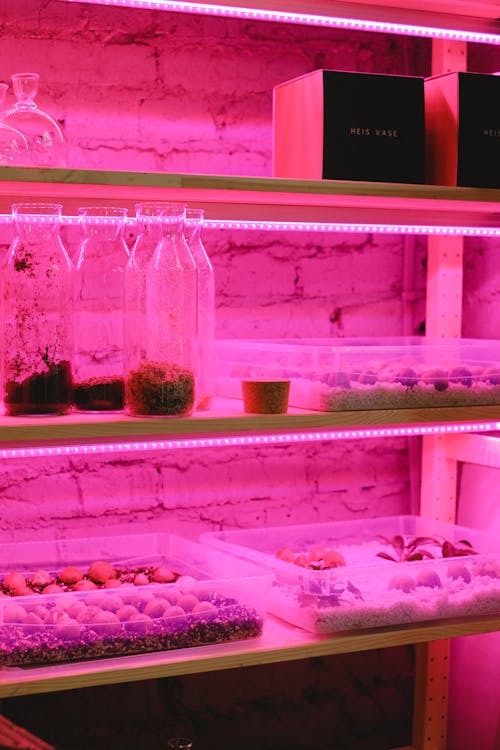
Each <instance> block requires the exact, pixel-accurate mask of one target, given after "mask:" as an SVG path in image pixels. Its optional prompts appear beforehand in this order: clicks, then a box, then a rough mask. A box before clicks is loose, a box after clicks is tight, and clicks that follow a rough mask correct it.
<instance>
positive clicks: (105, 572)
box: [87, 560, 116, 583]
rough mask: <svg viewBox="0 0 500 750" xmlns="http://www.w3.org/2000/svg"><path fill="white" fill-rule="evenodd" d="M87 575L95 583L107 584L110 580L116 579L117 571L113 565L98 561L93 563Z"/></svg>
mask: <svg viewBox="0 0 500 750" xmlns="http://www.w3.org/2000/svg"><path fill="white" fill-rule="evenodd" d="M87 575H88V577H89V578H90V580H91V581H94V582H95V583H106V581H107V580H108V579H109V578H116V570H115V569H114V568H113V566H112V565H111V563H109V562H105V561H104V560H98V561H97V562H93V563H92V565H91V566H90V568H89V571H88V574H87Z"/></svg>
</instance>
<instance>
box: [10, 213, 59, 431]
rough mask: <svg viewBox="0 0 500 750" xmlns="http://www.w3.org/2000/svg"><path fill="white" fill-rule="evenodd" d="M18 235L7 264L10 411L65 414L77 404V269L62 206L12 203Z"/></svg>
mask: <svg viewBox="0 0 500 750" xmlns="http://www.w3.org/2000/svg"><path fill="white" fill-rule="evenodd" d="M12 214H13V219H14V227H15V236H14V239H13V241H12V244H11V247H10V251H9V254H8V258H7V261H6V263H4V264H3V266H2V339H3V341H2V365H3V375H2V379H3V394H4V404H5V411H6V413H7V414H9V415H13V416H16V415H20V414H64V413H66V412H67V411H68V410H69V409H70V407H71V403H72V395H73V394H72V385H73V384H72V367H71V357H72V316H71V285H72V267H71V261H70V259H69V256H68V254H67V252H66V250H65V248H64V245H63V243H62V241H61V238H60V236H59V227H60V222H61V206H60V205H58V204H40V203H25V204H15V205H13V206H12Z"/></svg>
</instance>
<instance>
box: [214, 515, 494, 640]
mask: <svg viewBox="0 0 500 750" xmlns="http://www.w3.org/2000/svg"><path fill="white" fill-rule="evenodd" d="M200 540H201V541H202V543H203V544H206V545H211V546H213V547H215V548H217V549H219V550H221V551H225V552H228V553H230V554H232V555H233V556H234V559H235V560H241V559H243V560H247V561H251V562H253V563H256V564H258V565H261V566H262V568H263V570H267V571H268V572H273V573H274V574H275V576H276V580H275V581H274V582H273V584H272V586H271V590H270V593H269V611H270V612H272V613H273V614H275V615H277V616H278V617H281V618H282V619H284V620H286V621H288V622H291V623H293V624H294V625H298V626H299V627H301V628H304V629H305V630H309V631H311V632H318V633H330V632H334V631H340V630H353V629H358V628H372V627H381V626H393V625H400V624H405V623H411V622H420V621H425V620H434V619H441V618H445V617H467V616H471V615H482V614H487V613H493V612H500V538H498V537H496V536H493V535H488V534H484V533H482V532H479V531H476V530H474V529H469V528H465V527H462V526H455V525H452V524H447V523H441V522H438V521H432V520H429V519H426V518H422V517H419V516H386V517H383V518H376V519H364V520H359V521H338V522H331V523H322V524H305V525H303V526H283V527H269V528H265V529H244V530H238V531H226V532H215V533H206V534H203V535H202V536H201V537H200ZM471 552H475V553H476V554H470V553H471Z"/></svg>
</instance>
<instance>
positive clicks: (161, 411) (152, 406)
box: [127, 360, 194, 416]
mask: <svg viewBox="0 0 500 750" xmlns="http://www.w3.org/2000/svg"><path fill="white" fill-rule="evenodd" d="M193 405H194V375H193V373H192V372H191V371H190V370H186V369H184V368H182V367H179V365H176V364H168V363H164V362H151V361H148V360H145V361H144V362H141V364H140V365H139V367H138V368H137V370H132V371H131V372H130V374H129V377H128V381H127V406H128V409H129V411H130V413H131V414H137V415H151V416H175V415H182V414H189V413H190V412H191V411H192V409H193Z"/></svg>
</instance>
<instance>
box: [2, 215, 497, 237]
mask: <svg viewBox="0 0 500 750" xmlns="http://www.w3.org/2000/svg"><path fill="white" fill-rule="evenodd" d="M22 218H23V219H26V217H22ZM29 219H30V221H37V222H39V223H41V224H44V223H53V222H54V218H53V217H51V216H39V215H37V216H36V218H35V217H33V216H30V217H29ZM80 221H81V219H80V218H79V217H78V216H63V217H62V224H64V225H66V226H77V225H78V224H79V223H80ZM118 221H119V219H116V218H114V217H99V218H94V219H93V222H94V223H96V224H103V225H104V224H116V223H117V222H118ZM11 223H12V216H11V214H0V224H11ZM136 223H137V222H136V219H135V218H133V217H130V218H128V219H126V224H127V226H131V227H133V226H135V225H136ZM203 226H204V227H205V228H206V229H223V230H224V229H226V230H235V229H236V230H242V231H260V232H265V231H269V232H327V233H333V234H338V233H340V232H348V233H358V234H359V233H363V234H366V233H369V234H422V235H442V236H443V235H444V236H452V237H500V227H480V226H478V227H474V226H440V225H432V224H430V225H425V224H373V223H370V224H364V223H356V224H354V223H346V222H312V221H248V220H246V219H205V220H204V221H203Z"/></svg>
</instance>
